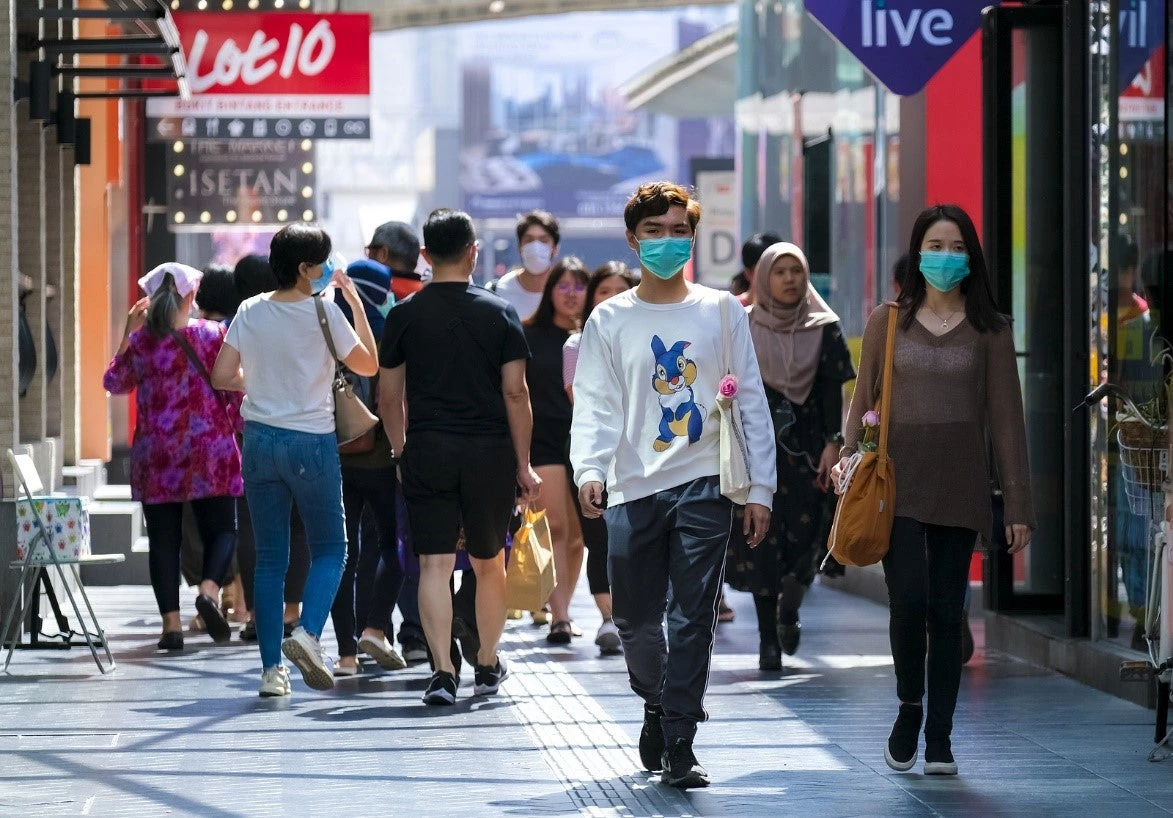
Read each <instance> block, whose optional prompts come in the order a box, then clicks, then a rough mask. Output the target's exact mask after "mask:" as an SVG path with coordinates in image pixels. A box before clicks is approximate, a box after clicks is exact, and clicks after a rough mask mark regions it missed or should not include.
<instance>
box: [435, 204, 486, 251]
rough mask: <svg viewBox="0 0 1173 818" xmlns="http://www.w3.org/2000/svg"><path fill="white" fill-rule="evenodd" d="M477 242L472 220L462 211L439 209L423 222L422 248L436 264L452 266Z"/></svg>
mask: <svg viewBox="0 0 1173 818" xmlns="http://www.w3.org/2000/svg"><path fill="white" fill-rule="evenodd" d="M476 240H477V233H476V230H474V229H473V226H472V218H471V217H470V216H469V215H468V214H467V213H465V212H464V211H463V210H452V209H450V208H447V207H441V208H439V209H437V210H433V211H432V212H431V213H429V214H428V220H427V221H426V222H424V247H425V248H427V251H428V257H429V258H431V259H432V261H433V262H435V263H437V264H452V263H453V262H456V261H459V260H460V256H461V255H462V254H463V253H464V252H465V251H467V250H468V248H469V247H471V246H472V244H473V242H475V241H476Z"/></svg>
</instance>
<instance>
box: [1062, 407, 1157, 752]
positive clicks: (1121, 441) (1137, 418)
mask: <svg viewBox="0 0 1173 818" xmlns="http://www.w3.org/2000/svg"><path fill="white" fill-rule="evenodd" d="M1109 396H1111V397H1115V398H1118V399H1120V400H1121V401H1123V402H1124V404H1125V406H1126V407H1128V410H1129V414H1127V415H1123V416H1122V417H1121V418H1120V419H1119V420H1120V423H1119V424H1118V425H1117V429H1116V442H1117V444H1118V445H1119V448H1120V476H1121V479H1122V481H1123V483H1124V494H1125V497H1126V498H1127V500H1128V510H1129V512H1131V513H1132V514H1133V516H1135V517H1137V518H1139V519H1142V520H1144V521H1145V524H1146V526H1147V529H1148V534H1149V536H1148V540H1149V548H1148V549H1147V551H1148V553H1147V559H1146V560H1145V588H1146V593H1145V621H1144V622H1142V623H1140V624H1141V626H1142V627H1143V628H1144V639H1145V644H1146V646H1147V647H1148V654H1149V655H1148V661H1147V662H1140V663H1131V662H1126V663H1124V665H1123V666H1122V667H1121V675H1122V676H1133V675H1134V674H1135V672H1136V670H1138V669H1139V670H1140V671H1141V672H1142V674H1143V676H1144V677H1145V678H1149V677H1151V676H1155V677H1156V680H1157V723H1156V733H1155V736H1154V740H1155V741H1156V742H1157V745H1156V747H1154V748H1153V751H1152V753H1150V754H1149V761H1164V760H1165V759H1167V758H1169V757H1170V756H1171V755H1173V752H1171V751H1170V739H1173V732H1171V731H1170V730H1169V695H1170V694H1169V690H1170V681H1173V547H1171V546H1170V542H1171V541H1173V527H1170V525H1169V524H1168V523H1166V522H1165V506H1166V503H1168V502H1173V496H1170V495H1173V489H1171V488H1170V483H1169V476H1170V464H1169V428H1168V427H1167V426H1157V425H1154V424H1152V423H1150V422H1148V421H1146V420H1144V416H1143V415H1142V414H1141V412H1140V411H1139V410H1138V409H1137V407H1136V404H1135V403H1133V401H1132V399H1131V398H1130V397H1129V396H1128V394H1127V393H1126V392H1125V391H1124V390H1123V389H1121V388H1119V387H1117V386H1114V385H1112V384H1103V385H1101V386H1100V387H1098V388H1097V389H1096V390H1095V391H1093V392H1092V393H1091V394H1090V395H1088V396H1087V397H1086V398H1084V400H1083V404H1082V405H1083V406H1094V405H1095V404H1097V403H1099V402H1100V401H1101V400H1103V399H1104V398H1106V397H1109ZM1136 665H1140V667H1139V668H1137V667H1136Z"/></svg>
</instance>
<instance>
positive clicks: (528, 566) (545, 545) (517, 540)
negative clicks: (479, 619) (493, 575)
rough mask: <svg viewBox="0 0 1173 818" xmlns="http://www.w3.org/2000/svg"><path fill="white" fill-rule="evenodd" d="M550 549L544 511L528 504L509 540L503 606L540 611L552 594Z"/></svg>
mask: <svg viewBox="0 0 1173 818" xmlns="http://www.w3.org/2000/svg"><path fill="white" fill-rule="evenodd" d="M556 583H557V575H556V574H555V572H554V546H553V541H552V539H551V537H550V523H549V522H548V521H547V520H546V512H545V511H538V510H537V509H535V508H534V507H533V506H532V505H528V506H526V507H525V509H523V510H522V512H521V528H519V529H517V534H515V535H514V537H513V548H512V549H511V551H510V554H509V565H508V570H507V572H506V574H505V607H506V608H511V609H513V610H519V611H540V610H541V609H542V606H543V605H545V604H546V600H548V599H549V598H550V594H551V593H553V592H554V585H555V584H556Z"/></svg>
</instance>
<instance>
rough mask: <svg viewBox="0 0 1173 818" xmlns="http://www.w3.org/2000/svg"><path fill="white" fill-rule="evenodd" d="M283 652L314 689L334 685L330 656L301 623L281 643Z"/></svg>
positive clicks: (325, 688) (326, 688) (328, 688)
mask: <svg viewBox="0 0 1173 818" xmlns="http://www.w3.org/2000/svg"><path fill="white" fill-rule="evenodd" d="M281 652H282V653H284V654H285V658H286V659H288V660H289V661H291V662H293V664H295V665H296V666H297V669H298V670H300V671H301V676H302V678H303V679H305V683H306V684H307V685H309V686H310V687H312V688H313V689H314V690H330V689H332V688H333V687H334V671H333V669H332V668H331V667H330V665H331V662H330V657H328V656H327V655H326V651H325V650H323V649H322V644H321V643H320V642H319V641H318V640H317V639H315V638H314V637H313V636H311V635H310V634H309V632H308V631H306V629H305V628H303V627H301V626H300V625H299V626H298V627H297V629H296V630H294V631H293V635H292V636H290V637H289V638H288V639H286V640H285V641H284V642H282V643H281Z"/></svg>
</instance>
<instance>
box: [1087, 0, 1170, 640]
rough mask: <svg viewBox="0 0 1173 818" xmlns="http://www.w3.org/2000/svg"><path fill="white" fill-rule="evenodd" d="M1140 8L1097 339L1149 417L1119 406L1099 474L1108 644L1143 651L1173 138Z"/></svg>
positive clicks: (1125, 44)
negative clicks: (1172, 139) (1112, 642)
mask: <svg viewBox="0 0 1173 818" xmlns="http://www.w3.org/2000/svg"><path fill="white" fill-rule="evenodd" d="M1135 5H1136V4H1130V3H1128V2H1125V1H1124V0H1117V2H1114V3H1112V4H1111V9H1110V15H1109V19H1119V20H1120V21H1121V23H1120V25H1119V26H1115V27H1113V31H1112V38H1111V40H1110V41H1109V43H1110V48H1109V49H1108V53H1109V54H1110V57H1109V60H1108V61H1107V65H1106V70H1105V71H1104V74H1103V82H1102V83H1101V84H1100V86H1099V90H1100V91H1101V93H1102V95H1103V98H1102V99H1101V103H1102V109H1103V112H1104V113H1105V114H1106V120H1107V121H1106V122H1105V123H1104V124H1105V125H1106V127H1105V129H1104V131H1105V133H1106V135H1107V137H1108V138H1107V139H1105V140H1104V144H1103V145H1102V146H1101V150H1100V152H1099V155H1098V157H1097V159H1098V161H1099V163H1100V165H1099V167H1098V168H1097V170H1098V171H1099V177H1100V179H1101V180H1102V186H1103V191H1102V194H1103V195H1102V198H1103V203H1104V204H1105V205H1106V207H1105V208H1104V209H1103V210H1102V211H1101V215H1102V217H1103V218H1104V219H1105V224H1104V225H1103V227H1104V229H1103V230H1102V231H1101V241H1100V246H1099V247H1098V248H1097V249H1098V251H1099V255H1100V264H1099V265H1098V273H1099V276H1098V288H1097V289H1098V296H1099V299H1100V303H1101V305H1102V307H1101V309H1100V314H1099V322H1100V328H1099V329H1100V332H1099V333H1097V335H1098V336H1099V337H1098V339H1094V341H1098V346H1099V347H1100V349H1101V350H1102V352H1103V353H1104V355H1103V364H1102V368H1101V375H1102V376H1105V377H1106V378H1107V379H1108V380H1109V381H1110V382H1112V383H1114V384H1117V385H1119V386H1121V387H1123V388H1124V389H1125V390H1126V391H1127V392H1128V394H1129V395H1130V396H1131V397H1132V399H1133V400H1134V401H1135V402H1136V403H1137V404H1139V405H1140V408H1141V415H1142V416H1143V417H1142V418H1140V419H1137V418H1135V417H1133V416H1131V415H1130V414H1128V413H1125V412H1124V407H1123V406H1122V405H1120V404H1117V405H1114V406H1112V407H1110V410H1109V411H1108V412H1107V413H1105V414H1104V415H1102V417H1101V420H1102V422H1101V423H1099V424H1098V429H1099V431H1100V440H1099V441H1098V445H1097V446H1096V454H1097V456H1098V458H1099V460H1100V467H1099V469H1098V470H1096V471H1098V473H1099V475H1100V476H1101V477H1102V478H1103V482H1102V494H1101V496H1100V498H1099V499H1100V503H1099V505H1098V507H1099V508H1100V509H1102V510H1103V517H1102V518H1101V520H1102V534H1103V542H1104V543H1105V546H1106V547H1105V548H1104V549H1103V553H1102V554H1101V555H1100V557H1101V558H1100V559H1099V560H1098V564H1097V567H1098V568H1099V574H1100V581H1099V589H1098V594H1099V599H1098V603H1099V604H1098V608H1099V610H1100V616H1099V622H1098V625H1099V635H1101V636H1103V637H1105V638H1108V639H1112V640H1117V641H1118V642H1119V643H1121V644H1122V645H1125V646H1129V647H1131V648H1133V649H1136V650H1143V649H1144V641H1143V638H1142V626H1141V623H1142V622H1143V621H1144V617H1145V613H1146V607H1147V605H1146V590H1147V587H1148V577H1149V572H1150V571H1151V566H1152V554H1153V535H1154V534H1155V533H1156V531H1157V527H1158V526H1159V523H1160V516H1161V510H1162V506H1163V495H1162V493H1161V492H1160V471H1159V469H1160V465H1161V460H1160V458H1161V457H1162V452H1167V449H1168V443H1167V440H1168V438H1167V435H1168V431H1167V429H1166V430H1165V431H1164V432H1163V433H1162V432H1156V433H1154V432H1152V431H1151V429H1149V428H1148V427H1146V425H1145V423H1144V421H1148V422H1149V423H1150V424H1153V425H1160V424H1161V423H1162V422H1163V418H1164V417H1167V414H1166V407H1165V405H1164V402H1163V401H1162V400H1161V398H1160V396H1161V393H1162V389H1161V385H1162V383H1163V381H1164V379H1165V377H1167V373H1168V369H1167V365H1166V363H1164V362H1163V361H1162V360H1161V358H1160V351H1161V349H1162V348H1163V346H1164V345H1165V344H1166V339H1168V338H1169V337H1170V333H1169V321H1170V316H1169V315H1162V310H1163V308H1165V306H1166V304H1165V302H1166V301H1167V300H1168V292H1169V290H1168V283H1169V275H1170V266H1171V265H1170V258H1171V256H1173V246H1171V244H1170V241H1171V240H1173V209H1171V205H1170V194H1171V192H1173V191H1171V187H1170V185H1171V180H1170V174H1171V170H1173V157H1171V155H1170V145H1169V139H1168V136H1167V134H1168V131H1167V121H1168V119H1167V117H1168V114H1167V105H1168V99H1167V97H1168V93H1169V86H1168V80H1167V77H1168V70H1169V65H1168V63H1169V54H1168V51H1167V48H1166V42H1165V32H1164V31H1163V30H1162V27H1161V26H1160V25H1156V26H1151V27H1150V26H1140V25H1139V23H1138V24H1137V26H1138V27H1137V28H1133V27H1132V24H1131V23H1129V22H1128V21H1129V20H1131V19H1132V18H1131V17H1129V16H1128V15H1130V14H1131V15H1136V14H1137V10H1136V9H1134V8H1133V6H1135ZM1141 36H1147V37H1148V38H1149V39H1148V40H1147V41H1144V40H1140V39H1138V38H1140V37H1141ZM1138 48H1141V49H1143V53H1142V54H1141V58H1145V57H1146V56H1147V58H1145V59H1143V64H1142V65H1141V67H1140V70H1139V71H1137V70H1136V65H1137V63H1138V62H1139V59H1138V56H1137V49H1138ZM1105 103H1106V104H1105ZM1165 456H1166V457H1167V454H1166V455H1165Z"/></svg>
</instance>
